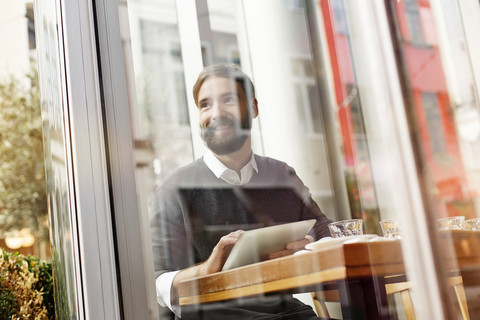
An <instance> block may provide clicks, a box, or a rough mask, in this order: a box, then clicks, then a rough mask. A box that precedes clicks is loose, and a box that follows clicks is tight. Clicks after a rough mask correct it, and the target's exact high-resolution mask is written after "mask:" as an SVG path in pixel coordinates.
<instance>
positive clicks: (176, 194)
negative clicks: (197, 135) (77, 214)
mask: <svg viewBox="0 0 480 320" xmlns="http://www.w3.org/2000/svg"><path fill="white" fill-rule="evenodd" d="M193 96H194V99H195V103H196V105H197V107H198V111H199V116H200V128H201V136H202V139H203V140H204V141H205V144H206V146H207V147H208V149H209V151H208V152H207V153H206V154H205V155H204V156H203V157H201V158H200V159H198V160H196V161H194V162H193V163H191V164H189V165H187V166H185V167H183V168H180V169H178V170H176V171H175V172H173V173H171V174H170V175H169V176H168V177H167V178H166V179H165V181H164V182H163V183H162V185H161V186H159V187H158V189H157V190H156V193H155V199H154V202H153V204H152V208H151V215H150V219H151V232H152V246H153V257H154V262H155V278H156V280H155V282H156V289H157V298H158V302H159V304H160V305H162V306H167V307H168V308H169V309H170V310H172V311H173V312H174V313H175V315H176V317H181V318H182V319H209V320H210V319H318V318H317V317H316V315H315V313H314V312H313V310H312V309H311V308H310V307H309V306H306V305H304V304H303V303H301V302H300V301H298V300H297V299H294V298H292V296H291V295H278V296H264V297H256V298H252V299H241V300H232V301H227V302H220V303H213V304H206V305H195V306H190V307H182V308H180V307H179V306H178V297H177V292H176V288H177V285H178V283H179V282H180V281H182V280H184V279H188V278H192V277H196V276H202V275H206V274H210V273H214V272H218V271H220V270H222V267H223V264H224V263H225V261H226V258H227V256H228V253H229V252H230V250H231V248H232V246H233V245H234V244H235V242H236V241H237V240H238V238H239V236H240V235H241V234H242V233H243V232H244V231H243V230H248V229H253V228H259V227H266V226H269V225H275V224H281V223H288V222H295V221H300V220H308V219H316V220H317V221H316V223H315V225H314V227H313V228H312V231H311V232H310V234H309V235H307V236H306V237H305V239H303V240H301V241H296V242H293V243H290V244H289V245H288V246H287V247H288V249H287V248H285V250H282V251H280V252H276V253H272V254H271V257H278V256H283V255H286V254H292V253H293V252H294V251H296V250H299V249H302V248H304V246H305V244H307V243H308V242H311V241H314V240H317V239H319V238H322V237H326V236H329V235H330V233H329V231H328V227H327V225H328V223H330V222H331V221H330V220H329V219H327V218H326V217H325V215H324V214H323V213H322V212H321V210H320V209H319V207H318V206H317V204H316V203H315V202H314V201H313V199H312V198H311V195H310V192H309V190H308V188H307V187H306V186H305V185H304V184H303V182H302V181H301V180H300V178H299V177H298V176H297V175H296V174H295V171H294V170H293V169H292V168H291V167H289V166H288V165H287V164H285V163H284V162H281V161H278V160H275V159H272V158H268V157H262V156H259V155H256V154H254V153H253V151H252V146H251V132H250V131H251V130H250V129H251V126H252V121H253V119H255V118H256V117H257V116H258V112H259V111H258V101H257V99H256V98H255V88H254V86H253V83H252V81H251V79H250V78H249V77H248V76H247V75H246V74H245V73H243V72H242V71H241V70H240V68H238V67H237V66H235V65H223V64H221V65H213V66H209V67H206V68H205V69H204V70H203V71H202V72H201V73H200V75H199V77H198V79H197V82H196V83H195V86H194V88H193Z"/></svg>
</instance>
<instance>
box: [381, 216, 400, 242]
mask: <svg viewBox="0 0 480 320" xmlns="http://www.w3.org/2000/svg"><path fill="white" fill-rule="evenodd" d="M380 227H381V228H382V233H383V236H384V237H385V238H399V237H400V228H399V226H398V222H397V221H395V220H391V219H384V220H382V221H380Z"/></svg>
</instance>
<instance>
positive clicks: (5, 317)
mask: <svg viewBox="0 0 480 320" xmlns="http://www.w3.org/2000/svg"><path fill="white" fill-rule="evenodd" d="M16 304H17V298H15V296H14V295H13V293H12V292H11V291H10V290H8V289H7V288H0V320H11V319H12V316H13V315H14V314H15V310H14V309H13V308H12V306H14V305H16Z"/></svg>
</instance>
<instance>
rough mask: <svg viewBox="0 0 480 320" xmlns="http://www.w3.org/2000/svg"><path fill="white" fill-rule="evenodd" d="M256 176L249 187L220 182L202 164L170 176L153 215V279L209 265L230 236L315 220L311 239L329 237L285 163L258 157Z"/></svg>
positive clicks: (157, 195)
mask: <svg viewBox="0 0 480 320" xmlns="http://www.w3.org/2000/svg"><path fill="white" fill-rule="evenodd" d="M255 160H256V162H257V166H258V173H254V175H253V177H252V179H251V180H250V182H249V183H248V184H246V185H242V186H235V185H231V184H228V183H227V182H225V181H223V180H221V179H218V178H217V177H216V176H215V175H214V174H213V172H212V171H211V170H210V169H209V168H208V167H207V166H206V165H205V163H204V161H203V159H198V160H197V161H195V162H193V163H191V164H190V165H188V166H185V167H183V168H181V169H178V170H177V171H175V172H173V173H172V174H171V175H169V176H168V177H167V178H166V179H165V181H164V183H163V184H162V185H161V186H160V187H159V188H158V189H157V191H156V193H155V199H154V202H153V204H152V208H151V214H150V225H151V233H152V247H153V258H154V263H155V277H158V276H159V275H160V274H162V273H164V272H166V271H173V270H180V269H184V268H186V267H189V266H192V265H194V264H196V263H199V262H202V261H205V260H206V259H207V258H208V256H209V255H210V253H211V251H212V249H213V247H214V246H215V245H216V244H217V243H218V240H219V239H220V238H221V237H222V236H223V235H226V234H228V233H229V232H231V231H235V230H238V229H243V230H248V229H253V228H259V227H264V226H269V225H274V224H280V223H287V222H294V221H299V220H307V219H312V218H314V219H317V223H316V224H315V226H314V228H313V229H312V232H311V235H312V236H313V237H314V238H315V239H319V238H321V237H325V236H329V235H330V234H329V231H328V228H327V224H328V223H330V222H331V221H330V220H329V219H327V218H326V217H325V215H324V214H323V213H322V212H321V210H320V208H319V207H318V206H317V204H316V203H315V202H314V201H313V199H312V198H311V195H310V192H309V190H308V189H307V187H305V185H304V184H303V182H302V181H301V180H300V179H299V178H298V176H297V175H296V174H295V171H294V170H293V169H292V168H291V167H289V166H288V165H287V164H285V163H284V162H281V161H278V160H274V159H271V158H267V157H261V156H257V155H256V156H255Z"/></svg>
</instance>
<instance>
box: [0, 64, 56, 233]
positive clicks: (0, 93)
mask: <svg viewBox="0 0 480 320" xmlns="http://www.w3.org/2000/svg"><path fill="white" fill-rule="evenodd" d="M29 78H30V81H29V82H31V85H30V84H29V85H27V84H25V82H28V81H24V82H20V81H19V80H15V79H11V80H10V81H7V82H4V83H0V154H1V155H2V160H1V162H0V234H2V233H3V234H4V233H5V232H7V231H14V230H21V229H23V228H29V229H31V230H32V231H33V232H34V233H36V235H37V236H43V238H44V239H45V238H47V237H48V224H47V200H46V190H45V189H46V184H45V169H44V168H45V167H44V162H43V161H44V156H43V140H42V139H43V138H42V119H41V113H40V98H39V90H38V86H37V77H36V73H33V74H32V75H31V76H29Z"/></svg>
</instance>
